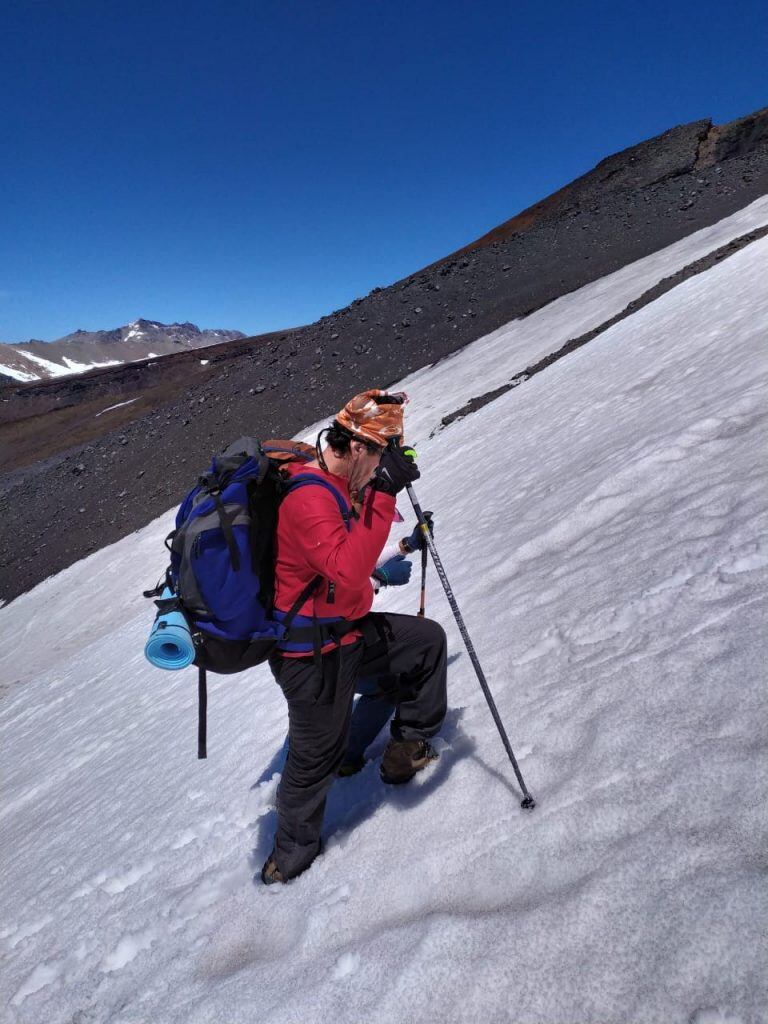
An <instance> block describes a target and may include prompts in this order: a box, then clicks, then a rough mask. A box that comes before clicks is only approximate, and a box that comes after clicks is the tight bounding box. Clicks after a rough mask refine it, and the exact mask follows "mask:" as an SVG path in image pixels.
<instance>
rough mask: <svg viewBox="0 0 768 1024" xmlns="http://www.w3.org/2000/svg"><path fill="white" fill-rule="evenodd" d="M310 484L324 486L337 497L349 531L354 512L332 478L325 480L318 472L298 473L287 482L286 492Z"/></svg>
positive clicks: (342, 516)
mask: <svg viewBox="0 0 768 1024" xmlns="http://www.w3.org/2000/svg"><path fill="white" fill-rule="evenodd" d="M308 486H316V487H324V488H325V489H326V491H330V492H331V494H332V495H333V496H334V498H335V499H336V504H337V505H338V506H339V512H340V513H341V518H342V519H343V520H344V526H345V527H346V529H347V531H349V530H350V524H351V517H352V513H351V511H350V508H349V505H348V504H347V500H346V498H345V497H344V495H343V494H342V493H341V492H340V491H339V490H338V489H337V488H336V487H334V486H333V484H332V483H331V482H330V480H323V478H322V477H321V476H318V475H317V474H316V473H296V475H295V476H292V477H291V478H290V480H288V481H287V482H286V485H285V493H286V494H287V493H289V492H290V491H294V490H298V489H299V487H308Z"/></svg>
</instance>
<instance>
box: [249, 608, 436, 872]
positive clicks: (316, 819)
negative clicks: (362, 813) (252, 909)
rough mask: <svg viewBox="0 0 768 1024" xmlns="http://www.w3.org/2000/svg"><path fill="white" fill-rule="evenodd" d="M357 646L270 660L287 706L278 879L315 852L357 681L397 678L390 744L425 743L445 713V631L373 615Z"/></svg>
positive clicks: (429, 623)
mask: <svg viewBox="0 0 768 1024" xmlns="http://www.w3.org/2000/svg"><path fill="white" fill-rule="evenodd" d="M363 632H364V635H363V637H362V639H360V640H357V641H355V643H353V644H348V645H347V646H346V647H344V648H343V649H341V650H338V649H337V650H335V651H331V652H329V653H328V654H325V655H323V657H322V659H321V661H322V678H321V675H320V672H319V671H318V668H317V665H316V664H315V660H314V659H313V658H311V657H310V658H282V657H280V656H279V655H274V656H273V657H271V658H270V662H269V664H270V667H271V669H272V673H273V675H274V677H275V679H276V680H277V682H278V683H279V684H280V687H281V688H282V691H283V693H284V695H285V698H286V700H287V701H288V758H287V760H286V763H285V768H284V770H283V776H282V779H281V781H280V786H279V788H278V792H277V813H278V826H277V835H276V837H275V847H274V855H275V860H276V861H277V866H278V868H279V870H280V872H281V874H282V876H283V878H293V877H294V876H295V875H298V874H300V873H301V872H302V871H304V870H305V869H306V868H308V867H309V865H310V864H311V863H312V861H313V860H314V859H315V857H316V856H317V855H318V853H319V852H320V830H321V827H322V823H323V812H324V810H325V800H326V797H327V795H328V790H329V788H330V786H331V783H332V782H333V779H334V776H335V774H336V771H337V770H338V768H339V766H340V764H341V762H342V760H343V759H344V754H345V752H346V747H347V734H348V732H349V721H350V716H351V711H352V698H353V697H354V693H355V683H356V681H357V679H358V677H359V676H369V675H371V676H374V675H396V676H399V680H398V692H397V706H396V711H395V716H394V718H393V719H392V723H391V725H390V731H391V733H392V736H393V737H394V738H395V739H403V740H413V739H427V738H428V737H430V736H434V735H435V733H436V732H437V731H438V730H439V728H440V726H441V725H442V722H443V718H444V717H445V712H446V657H447V652H446V638H445V632H444V630H443V627H442V626H440V625H439V624H438V623H437V622H434V621H433V620H432V619H423V618H417V617H416V616H415V615H394V614H391V613H388V612H373V613H372V614H370V615H369V616H367V618H366V619H365V621H364V629H363Z"/></svg>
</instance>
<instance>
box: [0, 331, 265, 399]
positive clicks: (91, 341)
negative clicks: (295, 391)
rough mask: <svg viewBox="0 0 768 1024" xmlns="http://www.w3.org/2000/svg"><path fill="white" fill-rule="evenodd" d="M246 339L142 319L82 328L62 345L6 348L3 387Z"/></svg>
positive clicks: (2, 350) (1, 349) (0, 350)
mask: <svg viewBox="0 0 768 1024" xmlns="http://www.w3.org/2000/svg"><path fill="white" fill-rule="evenodd" d="M244 337H245V334H243V332H242V331H225V330H221V329H215V330H214V329H206V330H200V328H199V327H198V326H197V325H196V324H193V323H189V322H188V321H187V322H185V323H173V324H162V323H160V322H159V321H158V320H144V319H141V318H140V319H138V320H134V321H132V323H129V324H126V325H125V326H123V327H116V328H114V329H113V330H109V331H85V330H83V329H82V328H80V329H78V330H76V331H74V332H73V333H72V334H67V335H66V336H65V337H63V338H59V339H58V340H57V341H52V342H45V341H38V340H36V339H33V340H32V341H27V342H25V343H24V344H22V345H2V346H0V382H2V381H3V380H5V381H18V382H20V383H27V382H29V381H37V380H50V379H51V378H53V377H66V376H69V375H71V374H75V373H85V372H86V371H87V370H92V369H94V368H96V367H100V366H117V365H118V364H120V363H133V362H136V361H137V360H140V359H151V358H155V357H159V356H164V355H169V354H170V353H172V352H178V351H180V350H181V349H185V348H188V349H194V348H204V347H205V346H206V345H218V344H221V343H222V342H225V341H235V340H237V339H238V338H244Z"/></svg>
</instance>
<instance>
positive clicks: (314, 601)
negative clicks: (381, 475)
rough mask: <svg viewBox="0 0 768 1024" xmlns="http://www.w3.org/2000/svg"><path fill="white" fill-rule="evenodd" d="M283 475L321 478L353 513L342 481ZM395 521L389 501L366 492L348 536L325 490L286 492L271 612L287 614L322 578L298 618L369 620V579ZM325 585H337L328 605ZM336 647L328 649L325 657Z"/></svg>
mask: <svg viewBox="0 0 768 1024" xmlns="http://www.w3.org/2000/svg"><path fill="white" fill-rule="evenodd" d="M285 469H286V471H287V472H288V473H289V474H290V475H291V476H293V475H294V474H296V473H316V474H317V475H318V476H320V477H323V478H325V479H326V480H328V482H329V483H331V484H333V486H334V487H335V488H336V490H337V491H338V492H339V493H340V494H341V495H342V496H343V497H344V499H345V500H346V501H347V502H348V504H349V506H350V508H351V506H352V501H351V498H350V496H349V488H348V487H347V481H346V480H345V479H344V478H343V477H340V476H336V475H335V474H334V473H325V472H324V471H323V470H322V469H319V468H317V469H307V467H306V466H302V465H300V464H293V463H289V464H288V465H287V466H286V467H285ZM394 515H395V499H394V498H393V497H392V495H390V494H383V493H382V492H381V491H372V490H370V489H369V490H368V491H367V493H366V498H365V504H364V507H363V510H362V512H361V515H360V518H359V519H354V518H353V519H352V520H351V529H350V530H349V531H347V528H346V526H345V525H344V520H343V518H342V515H341V512H340V511H339V506H338V503H337V501H336V499H335V498H334V496H333V494H331V493H330V491H328V490H327V489H326V488H325V487H314V486H312V487H299V488H297V489H296V490H295V491H290V492H289V493H288V495H287V496H286V497H285V498H284V499H283V501H282V503H281V505H280V511H279V513H278V521H277V557H276V562H275V607H276V608H277V609H278V610H279V611H281V612H287V611H289V610H290V608H291V607H292V605H293V603H294V601H295V600H296V599H297V598H298V597H299V595H300V594H301V592H302V590H303V589H304V588H305V587H306V586H307V584H308V583H310V581H311V580H312V579H313V577H315V576H323V577H324V579H325V580H326V581H327V582H325V583H323V584H321V585H320V586H319V588H318V590H317V591H316V593H315V596H314V597H312V598H310V599H309V600H308V601H306V602H305V603H304V605H303V606H302V607H301V608H300V609H299V614H300V615H307V616H311V615H312V614H313V611H314V614H315V615H317V616H318V618H323V617H332V616H341V617H342V618H344V619H348V620H349V619H359V618H362V617H363V616H364V615H367V613H368V612H369V611H370V610H371V605H372V604H373V586H372V585H371V578H370V577H371V573H372V572H373V570H374V569H375V568H376V561H377V559H378V557H379V555H380V554H381V552H382V549H383V548H384V545H385V544H386V542H387V537H388V536H389V530H390V527H391V526H392V520H393V517H394ZM328 583H333V584H335V587H334V595H333V602H332V603H330V604H329V602H328ZM359 635H360V634H359V632H357V631H354V632H351V633H348V634H347V635H346V636H345V637H344V638H343V640H342V643H345V644H346V643H352V642H353V641H354V640H355V639H356V638H357V637H358V636H359ZM334 646H335V644H333V643H330V644H326V645H325V646H324V647H323V651H326V650H331V649H332V648H333V647H334ZM285 656H286V657H291V656H294V657H295V656H296V655H288V654H286V655H285ZM299 656H300V657H301V656H302V655H299ZM303 656H304V657H307V656H310V657H311V654H309V655H303Z"/></svg>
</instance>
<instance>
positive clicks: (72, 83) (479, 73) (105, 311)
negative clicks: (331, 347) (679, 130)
mask: <svg viewBox="0 0 768 1024" xmlns="http://www.w3.org/2000/svg"><path fill="white" fill-rule="evenodd" d="M766 7H767V5H766V4H765V3H757V2H755V3H740V2H738V0H736V2H731V3H728V4H726V3H723V2H722V0H718V2H716V3H714V2H698V3H693V2H682V3H677V4H675V3H664V4H662V3H657V2H655V0H650V2H646V3H643V4H639V5H632V6H630V5H625V4H616V3H610V4H609V3H597V2H589V0H587V2H584V3H579V4H576V3H546V2H543V3H538V4H536V3H534V4H531V3H517V2H515V3H496V2H488V3H452V2H450V0H443V2H440V3H438V2H432V0H427V2H423V3H420V2H418V0H409V2H407V3H406V2H400V0H392V2H386V3H368V2H365V0H358V2H347V0H343V2H333V0H327V2H325V3H319V2H318V3H308V2H302V3H297V2H291V0H273V2H266V3H253V2H251V3H241V2H238V0H232V2H228V3H222V4H216V3H213V2H210V3H200V2H197V0H185V2H183V3H181V2H177V0H166V2H163V3H158V2H156V0H155V2H153V3H146V2H143V0H135V2H132V3H131V4H130V5H122V4H117V3H116V2H114V0H101V2H99V3H96V2H88V3H83V2H77V0H71V2H64V0H60V2H54V3H45V2H35V0H20V2H17V3H9V2H8V0H5V2H4V3H3V4H2V13H3V17H2V25H3V32H2V38H0V148H1V151H2V159H0V339H2V340H3V341H12V342H20V341H24V340H27V339H28V338H30V337H37V338H43V339H45V340H52V339H54V338H56V337H60V336H61V335H63V334H66V333H69V332H70V331H72V330H75V329H76V328H86V329H97V328H106V327H115V326H118V325H119V324H122V323H126V322H128V321H130V320H132V319H134V318H136V317H138V316H144V317H148V318H151V319H157V320H163V321H166V322H168V321H173V320H192V321H193V322H195V323H197V324H199V325H200V326H206V327H231V328H239V329H240V330H244V331H246V332H248V333H256V332H258V331H265V330H272V329H276V328H279V327H286V326H291V325H293V324H300V323H307V322H310V321H312V320H314V319H316V318H317V317H319V316H321V315H323V314H324V313H326V312H329V311H330V310H332V309H334V308H338V307H339V306H342V305H344V304H346V303H347V302H348V301H350V300H351V299H352V298H355V297H356V296H360V295H364V294H366V293H367V292H368V291H369V290H370V289H371V288H372V287H374V286H375V285H386V284H388V283H391V282H392V281H394V280H397V279H398V278H400V277H403V276H405V275H407V274H408V273H410V272H411V271H414V270H417V269H418V268H419V267H421V266H424V265H425V264H427V263H430V262H431V261H433V260H435V259H437V258H439V257H441V256H443V255H446V254H447V253H449V252H450V251H452V250H453V249H456V248H458V247H459V246H461V245H463V244H465V243H466V242H468V241H470V240H471V239H473V238H476V237H477V236H478V235H480V234H482V233H483V232H485V231H486V230H488V229H489V228H491V227H493V226H495V225H496V224H498V223H500V222H501V221H503V220H506V219H507V218H509V217H511V216H512V215H513V214H515V213H516V212H518V211H519V210H520V209H523V208H524V207H526V206H528V205H530V204H531V203H532V202H535V201H536V200H537V199H540V198H542V197H543V196H545V195H547V194H548V193H550V192H552V191H554V190H555V189H556V188H558V187H559V186H560V185H563V184H565V183H566V182H568V181H570V180H571V179H573V178H574V177H575V176H577V175H578V174H581V173H583V172H584V171H586V170H588V169H589V168H590V167H592V166H594V164H595V163H596V162H597V161H598V160H600V159H602V158H603V157H604V156H607V155H609V154H610V153H612V152H615V151H617V150H619V149H622V148H624V147H625V146H628V145H631V144H632V143H634V142H637V141H639V140H641V139H643V138H647V137H649V136H651V135H655V134H657V133H659V132H661V131H663V130H665V129H666V128H668V127H671V126H673V125H675V124H680V123H683V122H686V121H692V120H696V119H698V118H702V117H712V118H713V119H714V120H715V121H716V122H722V121H727V120H731V119H732V118H734V117H739V116H741V115H743V114H747V113H749V112H751V111H752V110H755V109H757V108H758V107H760V106H763V105H765V104H766V103H767V102H768V89H766V84H767V81H766V80H767V79H768V75H766V64H765V54H766V52H767V50H768V18H767V16H766V13H765V12H766Z"/></svg>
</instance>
